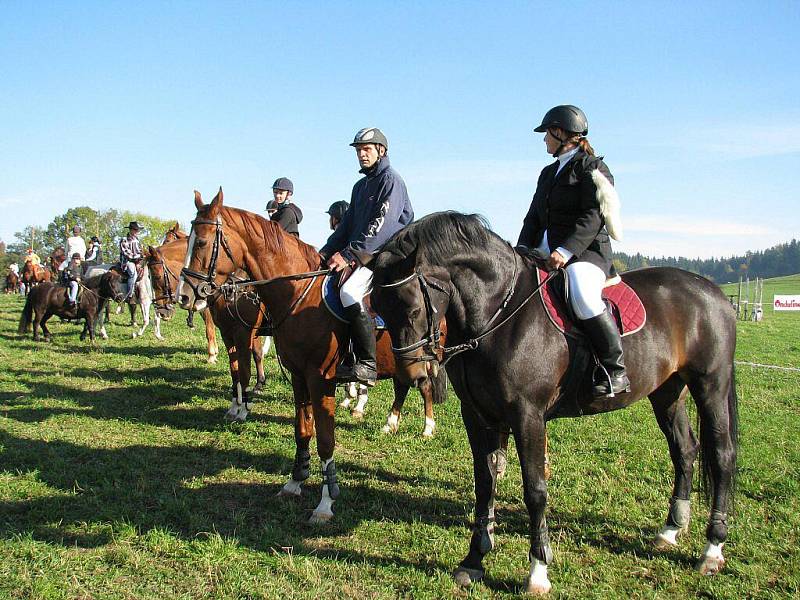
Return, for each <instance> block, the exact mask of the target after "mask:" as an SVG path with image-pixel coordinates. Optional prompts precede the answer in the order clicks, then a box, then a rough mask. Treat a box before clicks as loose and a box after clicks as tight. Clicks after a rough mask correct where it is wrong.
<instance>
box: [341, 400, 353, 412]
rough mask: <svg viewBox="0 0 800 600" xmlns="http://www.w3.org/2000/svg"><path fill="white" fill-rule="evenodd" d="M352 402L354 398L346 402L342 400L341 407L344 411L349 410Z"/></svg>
mask: <svg viewBox="0 0 800 600" xmlns="http://www.w3.org/2000/svg"><path fill="white" fill-rule="evenodd" d="M350 402H352V398H345V399H344V400H342V402H341V404H339V406H341V407H342V408H344V409H348V408H350Z"/></svg>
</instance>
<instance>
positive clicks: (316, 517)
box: [308, 510, 333, 525]
mask: <svg viewBox="0 0 800 600" xmlns="http://www.w3.org/2000/svg"><path fill="white" fill-rule="evenodd" d="M332 518H333V513H327V512H317V511H316V510H315V511H314V512H313V513H311V518H309V519H308V524H309V525H325V524H327V523H328V521H330V520H331V519H332Z"/></svg>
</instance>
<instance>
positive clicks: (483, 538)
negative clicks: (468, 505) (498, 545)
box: [469, 508, 494, 556]
mask: <svg viewBox="0 0 800 600" xmlns="http://www.w3.org/2000/svg"><path fill="white" fill-rule="evenodd" d="M490 510H491V513H492V514H491V515H490V516H488V517H483V518H482V519H478V520H477V521H476V522H475V525H474V526H473V527H472V539H471V540H470V542H469V549H470V550H475V551H477V552H479V553H480V554H481V556H483V555H484V554H488V553H489V552H490V551H491V550H492V548H494V508H492V509H490Z"/></svg>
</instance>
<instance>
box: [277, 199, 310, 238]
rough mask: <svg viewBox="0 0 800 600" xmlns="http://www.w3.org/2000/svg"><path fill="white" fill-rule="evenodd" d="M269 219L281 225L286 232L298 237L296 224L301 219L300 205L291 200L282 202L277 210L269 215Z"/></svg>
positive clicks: (298, 232)
mask: <svg viewBox="0 0 800 600" xmlns="http://www.w3.org/2000/svg"><path fill="white" fill-rule="evenodd" d="M269 220H270V221H275V222H276V223H277V224H278V225H280V226H281V227H283V230H284V231H286V233H291V234H292V235H293V236H295V237H300V231H299V230H298V228H297V226H298V225H299V224H300V221H302V220H303V211H302V210H300V207H299V206H297V205H296V204H292V203H291V202H288V201H287V202H284V203H283V204H279V205H278V208H277V210H276V211H275V212H274V213H273V214H272V216H270V218H269Z"/></svg>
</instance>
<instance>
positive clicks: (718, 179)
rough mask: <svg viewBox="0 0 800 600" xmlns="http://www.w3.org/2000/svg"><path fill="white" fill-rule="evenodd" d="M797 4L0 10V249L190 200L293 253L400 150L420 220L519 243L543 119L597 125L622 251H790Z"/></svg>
mask: <svg viewBox="0 0 800 600" xmlns="http://www.w3.org/2000/svg"><path fill="white" fill-rule="evenodd" d="M799 29H800V3H798V2H780V1H771V2H736V1H729V2H725V3H722V2H704V3H696V2H691V3H682V2H669V3H664V2H635V3H634V2H631V3H627V2H612V3H603V2H597V1H594V2H569V3H566V2H565V3H560V2H547V3H538V2H537V3H521V2H499V3H491V4H490V3H488V2H402V3H398V2H381V1H378V0H376V1H372V2H368V3H358V2H339V3H329V2H319V3H317V2H305V3H302V4H300V3H288V2H269V3H268V2H258V3H255V2H254V3H234V2H218V3H201V2H171V3H150V2H141V3H137V4H136V5H134V4H133V3H127V2H102V3H90V2H64V3H51V2H36V3H31V2H3V3H2V4H0V82H2V83H1V84H0V85H1V86H2V87H0V90H2V93H0V119H1V120H0V123H2V143H0V239H3V240H5V241H7V242H8V241H13V233H14V232H15V231H19V230H21V229H22V228H23V227H24V226H26V225H39V226H44V225H46V224H47V223H49V222H50V221H51V220H52V218H53V217H54V216H55V215H57V214H60V213H63V211H64V210H66V209H67V208H69V207H72V206H78V205H89V206H92V207H94V208H110V207H115V208H119V209H129V210H137V211H142V212H145V213H148V214H152V215H157V216H160V217H164V218H175V219H178V220H181V221H182V222H183V223H188V221H190V220H191V218H192V216H193V214H194V209H193V202H192V199H193V195H192V190H193V189H198V190H200V191H201V192H202V193H203V195H204V197H205V198H206V199H210V198H211V197H212V196H213V194H214V193H215V191H216V189H217V188H218V187H219V186H220V185H221V186H223V188H224V190H225V199H226V202H227V203H228V204H231V205H233V206H238V207H242V208H247V209H249V210H253V211H263V208H264V204H265V202H266V201H267V200H268V199H269V198H270V197H271V194H270V189H269V186H270V185H271V183H272V181H273V180H274V179H275V178H277V177H279V176H287V177H290V178H291V179H292V180H293V181H294V184H295V190H296V193H295V200H296V202H297V203H298V204H299V205H300V207H301V208H302V209H303V211H304V213H305V219H304V221H303V222H302V224H301V236H302V237H303V238H304V239H306V240H307V241H309V242H311V243H313V244H315V245H321V244H322V243H323V242H324V240H325V239H326V237H327V218H326V216H325V215H324V214H323V211H324V210H325V209H326V208H327V207H328V205H329V204H330V203H332V202H333V201H335V200H340V199H349V194H350V189H351V188H352V185H353V183H354V182H355V181H356V179H357V177H358V173H357V169H358V167H357V163H356V160H355V156H354V153H353V151H352V149H351V148H349V147H348V143H349V142H350V141H351V140H352V137H353V135H354V133H355V132H356V131H357V130H358V129H360V128H361V127H364V126H378V127H380V128H381V129H383V131H384V132H385V133H386V134H387V136H388V138H389V142H390V157H391V159H392V164H393V165H394V166H395V168H396V169H397V170H398V171H399V172H400V174H401V175H402V176H403V177H404V179H405V180H406V183H407V186H408V189H409V193H410V196H411V200H412V203H413V205H414V208H415V211H416V214H417V216H421V215H424V214H427V213H429V212H433V211H436V210H442V209H456V210H461V211H466V212H479V213H482V214H484V215H485V216H486V217H488V219H489V221H490V222H491V224H492V227H493V228H494V230H495V231H497V232H498V233H500V234H501V235H502V236H503V237H505V238H507V239H510V240H512V241H516V237H517V234H518V232H519V228H520V226H521V222H522V218H523V216H524V215H525V213H526V211H527V208H528V205H529V203H530V198H531V195H532V193H533V189H534V187H535V183H536V179H537V176H538V173H539V171H540V170H541V169H542V168H543V167H544V166H545V165H546V164H548V162H550V161H551V160H552V159H551V158H550V157H549V156H548V155H547V154H546V153H545V151H544V144H543V142H542V140H541V135H540V134H534V133H533V131H532V129H533V127H534V126H536V125H538V123H539V121H540V119H541V116H542V114H543V113H544V112H545V111H546V110H547V109H548V108H550V107H551V106H553V105H555V104H562V103H572V104H577V105H578V106H581V107H582V108H583V109H584V110H585V112H586V113H587V115H588V117H589V123H590V133H589V138H590V141H591V142H592V144H593V146H594V147H595V149H596V150H597V151H598V153H599V154H603V155H605V158H606V162H607V163H608V165H609V167H610V169H611V171H612V173H613V174H614V175H615V177H616V182H617V189H618V190H619V193H620V197H621V199H622V205H623V210H622V215H623V224H624V225H625V240H624V242H623V243H620V244H616V245H615V248H617V249H620V250H623V251H626V252H637V251H638V252H642V253H644V254H651V255H652V254H655V255H662V254H666V255H684V256H691V257H695V256H701V257H708V256H712V255H713V256H728V255H731V254H736V253H741V252H744V251H745V250H748V249H752V250H757V249H761V248H766V247H769V246H771V245H774V244H776V243H779V242H783V241H788V240H789V239H791V238H792V237H799V236H800V235H799V234H800V216H798V190H800V183H798V181H800V178H799V177H798V175H797V173H798V167H797V162H798V158H800V101H798V99H799V98H800V69H799V68H798V65H800V50H798V44H797V40H796V34H797V31H798V30H799Z"/></svg>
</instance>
